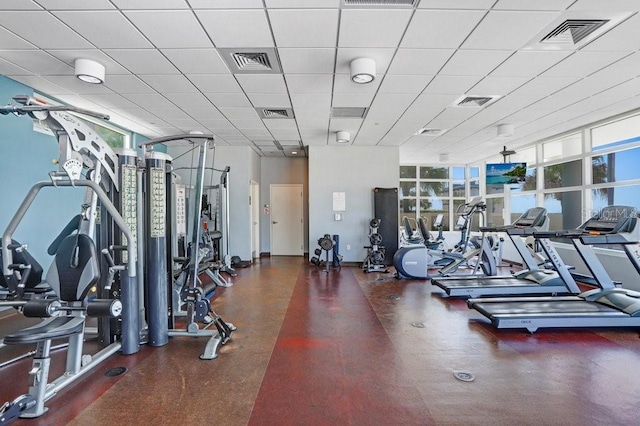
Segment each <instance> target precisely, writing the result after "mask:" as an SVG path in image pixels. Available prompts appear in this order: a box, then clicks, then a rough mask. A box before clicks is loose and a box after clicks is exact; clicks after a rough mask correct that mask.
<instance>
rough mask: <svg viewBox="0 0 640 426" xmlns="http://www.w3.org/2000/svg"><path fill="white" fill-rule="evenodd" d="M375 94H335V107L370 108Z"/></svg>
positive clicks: (333, 104) (333, 103)
mask: <svg viewBox="0 0 640 426" xmlns="http://www.w3.org/2000/svg"><path fill="white" fill-rule="evenodd" d="M374 96H375V93H372V92H369V93H339V92H337V93H334V94H333V102H332V106H333V107H365V108H368V107H369V106H370V105H371V102H372V101H373V97H374Z"/></svg>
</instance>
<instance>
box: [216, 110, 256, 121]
mask: <svg viewBox="0 0 640 426" xmlns="http://www.w3.org/2000/svg"><path fill="white" fill-rule="evenodd" d="M218 109H219V110H220V112H221V113H222V114H224V116H225V117H227V118H228V119H230V120H232V119H236V118H239V119H242V120H247V119H252V118H256V117H258V113H257V112H256V110H255V109H253V108H251V107H220V108H218Z"/></svg>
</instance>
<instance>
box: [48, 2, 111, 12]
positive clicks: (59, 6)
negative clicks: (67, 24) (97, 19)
mask: <svg viewBox="0 0 640 426" xmlns="http://www.w3.org/2000/svg"><path fill="white" fill-rule="evenodd" d="M37 1H38V4H40V5H41V6H42V7H44V8H46V9H49V10H65V9H97V10H106V9H114V7H113V4H111V3H110V2H109V1H108V0H92V1H91V2H87V1H85V0H37Z"/></svg>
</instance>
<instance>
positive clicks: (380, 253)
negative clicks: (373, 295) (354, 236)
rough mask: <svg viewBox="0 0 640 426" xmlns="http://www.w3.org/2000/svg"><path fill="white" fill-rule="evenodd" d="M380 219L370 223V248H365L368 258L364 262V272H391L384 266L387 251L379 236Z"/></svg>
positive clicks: (372, 220)
mask: <svg viewBox="0 0 640 426" xmlns="http://www.w3.org/2000/svg"><path fill="white" fill-rule="evenodd" d="M379 226H380V219H371V222H369V242H370V243H371V245H370V246H364V248H365V249H367V257H365V259H364V261H363V262H362V270H363V271H364V272H367V273H368V272H385V273H387V272H389V270H388V269H387V267H386V266H385V265H384V257H385V249H384V246H383V245H382V236H381V235H380V234H378V227H379Z"/></svg>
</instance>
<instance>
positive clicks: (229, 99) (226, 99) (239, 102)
mask: <svg viewBox="0 0 640 426" xmlns="http://www.w3.org/2000/svg"><path fill="white" fill-rule="evenodd" d="M206 97H207V98H208V99H209V100H210V101H211V102H213V104H214V105H215V106H216V107H246V108H251V102H249V99H247V95H245V94H244V93H207V94H206Z"/></svg>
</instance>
